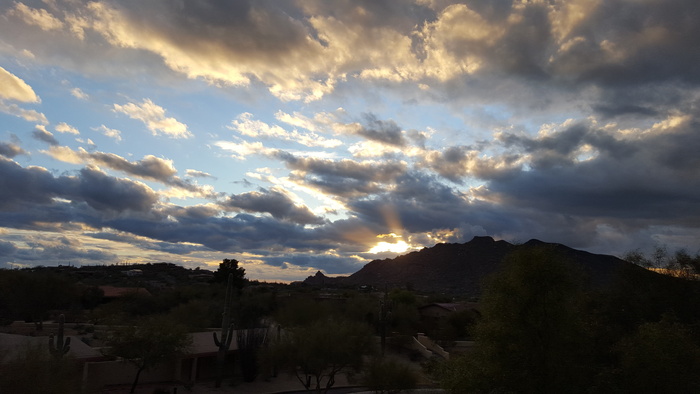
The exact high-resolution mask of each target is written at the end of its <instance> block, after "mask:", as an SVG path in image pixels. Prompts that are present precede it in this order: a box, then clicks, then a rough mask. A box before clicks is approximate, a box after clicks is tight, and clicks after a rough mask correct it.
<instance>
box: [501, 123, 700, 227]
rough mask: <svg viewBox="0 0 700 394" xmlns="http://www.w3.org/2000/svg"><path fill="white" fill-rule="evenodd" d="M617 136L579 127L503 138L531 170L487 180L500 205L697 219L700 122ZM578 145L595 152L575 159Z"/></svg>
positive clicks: (661, 219)
mask: <svg viewBox="0 0 700 394" xmlns="http://www.w3.org/2000/svg"><path fill="white" fill-rule="evenodd" d="M675 122H677V123H678V124H673V122H671V123H669V124H668V125H666V126H656V128H653V129H651V130H650V131H647V133H645V134H640V135H639V136H634V137H633V136H627V137H626V138H625V139H620V138H616V137H614V136H612V135H610V134H609V132H606V131H604V130H599V129H592V128H588V127H586V126H584V125H578V126H574V127H571V128H569V129H566V130H564V131H562V132H559V133H556V134H554V135H550V136H546V137H541V138H528V137H517V138H516V137H513V136H505V137H504V138H503V140H504V141H505V142H506V144H516V145H519V146H520V147H522V148H524V151H525V152H526V153H528V154H532V155H533V157H532V160H531V163H532V168H531V169H530V170H522V171H520V172H518V173H517V174H512V176H511V177H508V178H505V179H502V180H495V181H491V182H489V183H488V190H489V191H490V192H494V193H497V194H498V195H499V198H501V199H502V200H503V201H504V203H506V204H510V205H513V206H519V207H530V208H535V209H539V210H542V211H543V212H544V211H554V212H560V213H565V214H570V215H580V216H583V217H591V218H594V217H599V218H604V217H605V218H617V219H627V220H633V219H640V220H655V221H656V222H657V223H665V224H672V223H677V224H681V223H683V224H684V225H693V223H695V226H697V223H700V183H699V182H698V180H697V173H698V172H699V171H700V158H699V157H698V155H697V153H696V152H697V151H698V149H700V134H698V133H697V130H698V129H699V127H698V126H699V123H698V122H697V121H696V120H694V119H692V118H689V117H685V118H683V119H680V120H679V119H676V120H675ZM584 145H589V146H592V147H593V148H594V150H593V157H591V158H588V159H586V160H583V161H577V160H575V159H576V152H577V150H578V149H579V148H581V147H583V146H584Z"/></svg>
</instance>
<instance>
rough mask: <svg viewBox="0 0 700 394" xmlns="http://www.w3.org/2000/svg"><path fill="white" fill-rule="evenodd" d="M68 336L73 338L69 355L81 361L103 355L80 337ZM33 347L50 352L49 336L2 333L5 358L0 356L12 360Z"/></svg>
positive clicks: (1, 346) (1, 343) (2, 349)
mask: <svg viewBox="0 0 700 394" xmlns="http://www.w3.org/2000/svg"><path fill="white" fill-rule="evenodd" d="M68 337H69V338H71V341H70V350H68V355H69V356H72V357H74V358H75V359H77V360H81V361H86V360H91V359H100V358H102V357H103V355H102V354H101V353H100V352H99V351H97V350H95V349H93V348H91V347H90V346H88V345H87V344H85V343H83V342H82V341H81V340H80V338H77V337H75V336H72V335H68ZM31 348H39V349H45V351H46V352H47V354H48V352H49V349H48V348H49V337H47V336H42V337H30V336H26V335H17V334H5V333H0V353H4V358H0V362H3V361H8V360H12V359H13V358H15V357H16V356H18V355H20V354H21V352H22V351H25V350H27V349H31Z"/></svg>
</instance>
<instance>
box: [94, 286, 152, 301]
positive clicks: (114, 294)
mask: <svg viewBox="0 0 700 394" xmlns="http://www.w3.org/2000/svg"><path fill="white" fill-rule="evenodd" d="M100 290H102V291H103V292H104V297H105V298H119V297H124V296H126V295H131V294H139V295H146V296H150V295H151V293H149V292H148V290H146V289H144V288H143V287H116V286H100Z"/></svg>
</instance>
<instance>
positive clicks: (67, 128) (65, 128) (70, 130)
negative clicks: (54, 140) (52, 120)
mask: <svg viewBox="0 0 700 394" xmlns="http://www.w3.org/2000/svg"><path fill="white" fill-rule="evenodd" d="M55 130H56V131H58V132H59V133H67V134H75V135H80V132H79V131H78V129H76V128H75V127H73V126H71V125H69V124H67V123H65V122H61V123H59V124H57V125H56V127H55Z"/></svg>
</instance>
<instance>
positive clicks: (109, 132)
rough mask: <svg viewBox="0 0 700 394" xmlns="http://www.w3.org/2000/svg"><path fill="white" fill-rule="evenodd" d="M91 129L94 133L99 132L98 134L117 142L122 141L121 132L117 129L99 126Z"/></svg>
mask: <svg viewBox="0 0 700 394" xmlns="http://www.w3.org/2000/svg"><path fill="white" fill-rule="evenodd" d="M92 129H93V130H95V131H99V132H100V133H102V134H104V135H106V136H107V137H109V138H114V139H115V140H117V141H121V140H122V132H121V131H119V130H117V129H110V128H109V127H107V126H105V125H100V127H93V128H92Z"/></svg>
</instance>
